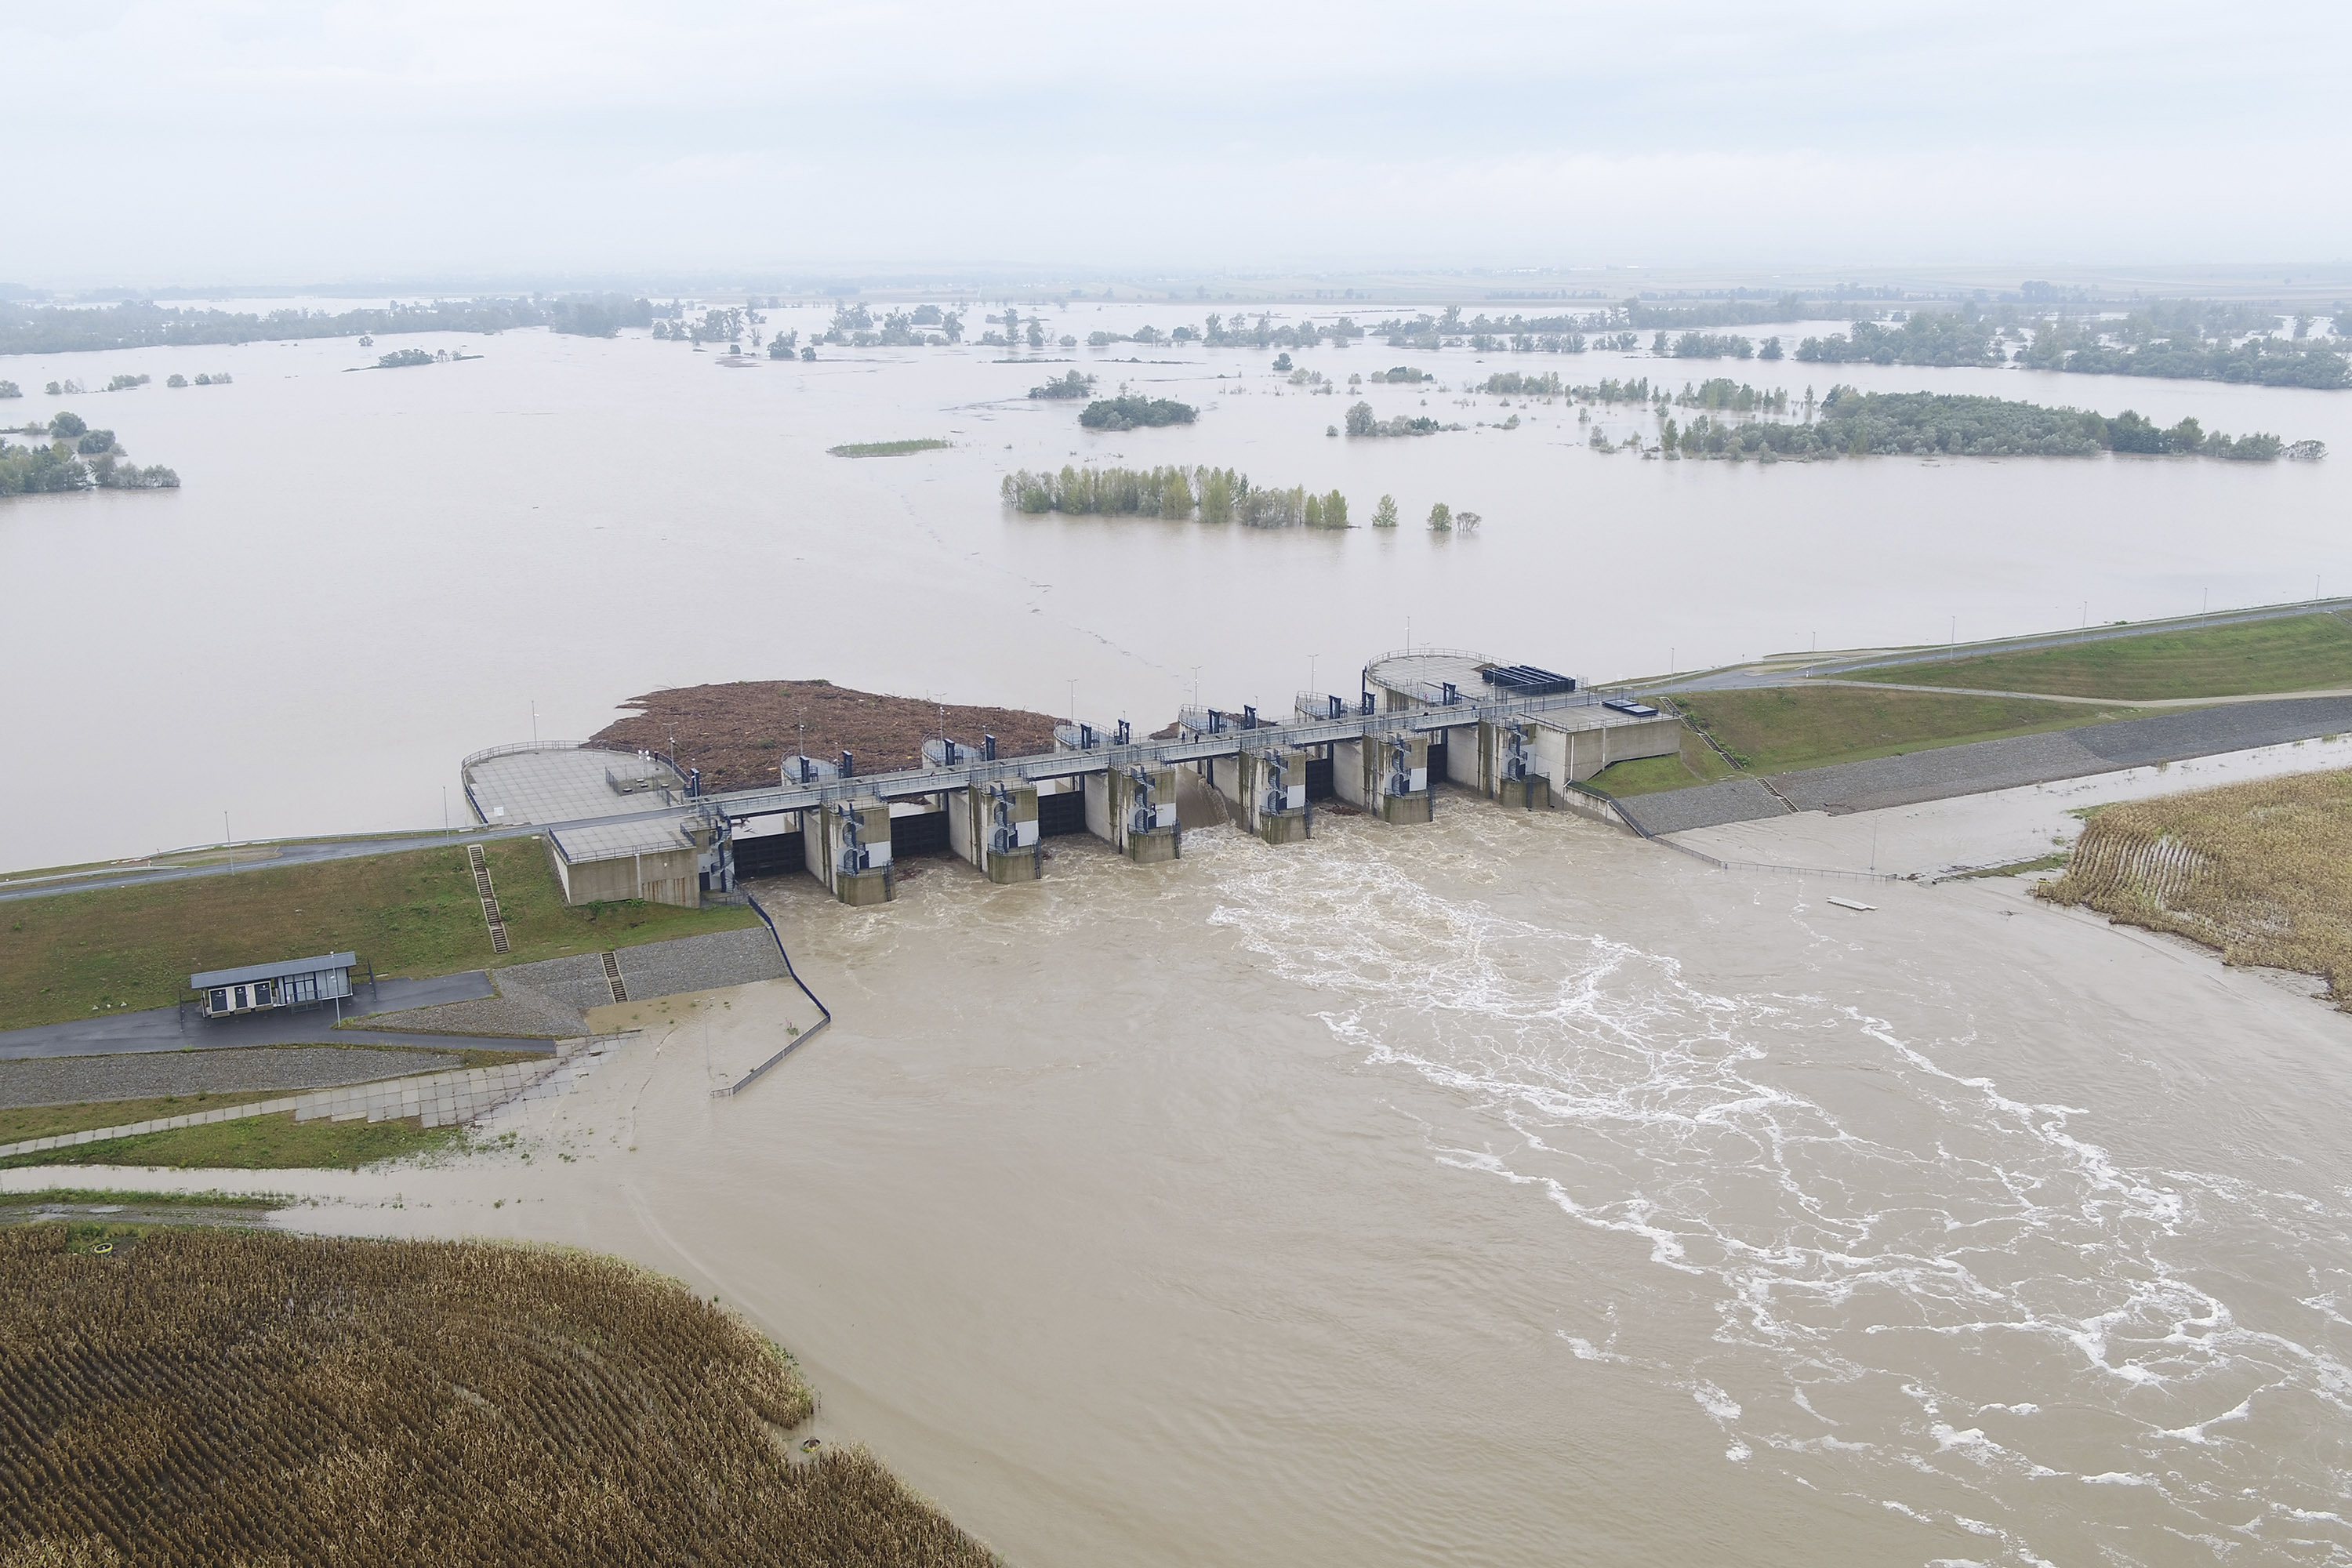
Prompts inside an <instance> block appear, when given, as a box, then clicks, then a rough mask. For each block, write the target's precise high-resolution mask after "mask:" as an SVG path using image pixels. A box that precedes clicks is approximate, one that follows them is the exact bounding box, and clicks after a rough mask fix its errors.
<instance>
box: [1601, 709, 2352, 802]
mask: <svg viewBox="0 0 2352 1568" xmlns="http://www.w3.org/2000/svg"><path fill="white" fill-rule="evenodd" d="M2344 733H2352V698H2347V697H2299V698H2293V699H2265V700H2261V701H2247V702H2241V703H2231V704H2229V705H2227V706H2224V707H2218V708H2194V709H2187V710H2182V711H2180V712H2177V713H2159V714H2155V715H2152V716H2151V717H2148V718H2146V719H2118V720H2115V721H2111V722H2108V723H2105V724H2084V725H2081V726H2078V727H2077V728H2075V729H2072V730H2056V731H2051V732H2049V733H2047V734H2042V735H2013V736H2011V737H2010V738H2009V739H2007V740H2001V741H1978V742H1972V743H1970V744H1969V745H1965V746H1937V747H1934V748H1932V749H1930V750H1927V751H1923V752H1908V753H1906V754H1905V755H1903V756H1899V757H1874V758H1873V759H1871V760H1870V761H1868V762H1863V763H1837V764H1835V765H1834V766H1832V767H1826V768H1808V769H1806V770H1805V771H1804V772H1802V773H1776V774H1774V775H1773V776H1772V786H1773V788H1774V789H1777V790H1779V791H1780V794H1781V795H1785V796H1787V797H1788V799H1789V801H1790V803H1791V804H1792V805H1795V806H1796V807H1797V809H1798V810H1800V811H1826V812H1830V813H1832V814H1841V813H1844V812H1849V811H1879V810H1884V809H1885V808H1886V807H1888V806H1896V805H1917V804H1918V803H1920V802H1921V801H1928V800H1946V799H1948V798H1950V797H1951V796H1953V795H1982V794H1986V793H1988V792H1990V791H1992V790H2000V789H2014V788H2016V787H2017V786H2019V785H2021V784H2050V783H2053V782H2054V781H2056V780H2059V779H2073V778H2083V777H2085V776H2087V775H2089V774H2092V773H2120V772H2122V771H2123V770H2125V769H2126V768H2145V767H2152V766H2154V765H2155V764H2156V763H2177V762H2185V761H2187V760H2188V759H2189V758H2191V757H2210V756H2214V755H2218V754H2219V753H2221V752H2246V751H2252V750H2253V749H2254V748H2256V747H2258V746H2277V745H2284V744H2286V743H2288V742H2294V741H2308V740H2314V739H2316V738H2317V737H2319V736H2322V735H2334V734H2344ZM1617 807H1618V809H1619V810H1621V811H1623V812H1625V813H1627V815H1629V816H1633V818H1635V819H1636V820H1637V821H1639V822H1640V823H1641V825H1642V826H1643V827H1645V828H1647V829H1649V830H1650V831H1651V832H1652V833H1681V832H1685V831H1686V830H1688V829H1691V828H1696V827H1719V826H1723V825H1724V824H1726V823H1730V822H1754V821H1757V820H1759V819H1760V818H1763V817H1768V816H1781V815H1783V814H1784V813H1785V812H1786V810H1787V807H1785V806H1783V805H1781V804H1780V801H1778V800H1775V799H1774V798H1773V797H1772V792H1771V791H1770V790H1767V789H1766V788H1765V787H1764V786H1763V785H1762V784H1760V783H1759V782H1757V781H1756V780H1753V779H1727V780H1725V781H1723V782H1722V783H1720V784H1699V785H1695V786H1694V787H1692V788H1690V789H1679V790H1668V791H1665V792H1663V793H1661V794H1658V795H1634V796H1633V797H1632V798H1630V799H1627V800H1621V801H1619V802H1618V803H1617Z"/></svg>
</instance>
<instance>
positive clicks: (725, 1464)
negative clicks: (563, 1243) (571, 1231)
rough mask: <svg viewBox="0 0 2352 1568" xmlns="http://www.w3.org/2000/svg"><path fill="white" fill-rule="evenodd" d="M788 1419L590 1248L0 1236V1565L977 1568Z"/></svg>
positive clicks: (874, 1474) (136, 1230)
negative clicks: (809, 1449) (792, 1435)
mask: <svg viewBox="0 0 2352 1568" xmlns="http://www.w3.org/2000/svg"><path fill="white" fill-rule="evenodd" d="M102 1229H105V1230H111V1231H112V1232H113V1233H114V1234H111V1235H104V1234H101V1230H102ZM107 1241H111V1242H112V1243H113V1246H112V1247H111V1249H110V1250H109V1251H107V1252H105V1253H103V1254H101V1253H99V1252H97V1251H96V1250H95V1248H96V1247H98V1246H100V1245H102V1244H104V1243H105V1242H107ZM125 1368H137V1369H138V1373H139V1374H138V1375H137V1376H135V1377H134V1376H126V1375H124V1369H125ZM814 1407H815V1401H814V1397H813V1395H812V1394H811V1393H810V1391H809V1389H808V1387H807V1385H806V1384H804V1383H803V1382H802V1380H801V1378H800V1376H799V1374H798V1373H797V1371H796V1369H795V1368H794V1366H793V1363H791V1361H790V1360H789V1358H787V1357H785V1356H784V1355H783V1354H782V1352H779V1351H777V1350H776V1349H775V1347H773V1346H772V1345H771V1344H769V1343H768V1342H766V1341H765V1340H763V1339H761V1337H760V1336H759V1335H758V1334H757V1333H755V1332H753V1331H751V1329H749V1328H748V1327H746V1326H745V1325H744V1324H743V1323H742V1322H741V1321H740V1320H738V1319H736V1318H735V1317H733V1316H731V1315H730V1314H728V1313H726V1312H722V1311H721V1310H719V1308H718V1307H716V1306H714V1305H711V1304H710V1303H708V1302H705V1301H702V1300H698V1299H696V1298H695V1297H694V1296H693V1295H691V1294H689V1293H688V1291H687V1290H685V1289H683V1288H681V1287H680V1286H678V1285H677V1284H675V1283H673V1282H671V1281H668V1280H665V1279H657V1278H656V1277H654V1276H651V1275H649V1274H646V1273H644V1272H642V1271H639V1270H636V1269H634V1268H629V1267H628V1266H626V1265H625V1264H622V1263H620V1262H617V1261H615V1260H614V1259H611V1258H597V1257H593V1256H591V1255H588V1254H584V1253H573V1252H556V1251H551V1250H542V1249H535V1248H524V1247H505V1246H495V1245H488V1244H484V1243H479V1242H428V1241H361V1240H344V1239H331V1238H316V1237H294V1236H286V1235H279V1234H276V1233H271V1232H267V1231H244V1230H226V1229H196V1228H175V1227H155V1228H141V1227H136V1226H113V1227H98V1226H90V1225H89V1224H87V1223H84V1224H76V1225H68V1224H59V1223H51V1224H47V1225H37V1226H24V1227H21V1228H18V1229H15V1230H9V1231H0V1499H5V1500H6V1501H5V1506H0V1561H6V1562H12V1563H16V1562H22V1563H87V1564H90V1565H91V1568H117V1565H119V1564H121V1563H155V1564H161V1565H167V1568H168V1565H176V1564H188V1565H190V1568H194V1565H196V1564H211V1563H228V1562H253V1563H262V1562H272V1563H278V1562H296V1563H323V1562H328V1561H333V1562H336V1563H345V1564H349V1565H351V1568H370V1565H372V1564H375V1563H428V1562H429V1563H444V1564H453V1565H459V1568H472V1565H475V1564H479V1565H481V1568H493V1565H505V1564H538V1563H548V1564H571V1563H624V1562H627V1563H703V1564H706V1565H708V1568H732V1565H734V1564H739V1563H740V1564H752V1563H761V1564H768V1563H773V1564H783V1565H799V1564H807V1565H811V1568H814V1565H815V1564H820V1563H826V1564H830V1563H861V1564H869V1565H872V1568H898V1565H900V1564H905V1565H909V1568H913V1565H925V1568H928V1565H933V1564H938V1565H942V1568H945V1565H963V1564H970V1565H971V1568H989V1565H991V1564H992V1563H993V1562H994V1559H993V1558H992V1556H991V1555H990V1554H989V1553H988V1552H987V1551H986V1550H985V1549H984V1548H982V1546H980V1545H979V1544H978V1543H977V1542H974V1541H972V1540H971V1538H970V1537H969V1536H966V1535H964V1534H963V1533H962V1532H961V1531H959V1530H957V1529H956V1527H955V1526H954V1524H953V1523H952V1522H950V1521H949V1520H948V1519H947V1518H945V1517H944V1516H943V1515H941V1514H940V1512H939V1511H938V1510H936V1509H934V1508H933V1507H931V1506H930V1505H929V1503H927V1502H925V1501H924V1500H922V1499H921V1498H919V1497H918V1496H916V1495H915V1494H914V1493H912V1492H910V1491H909V1490H908V1489H906V1488H905V1487H904V1486H902V1485H900V1484H899V1483H898V1480H897V1479H895V1478H893V1477H892V1476H891V1475H890V1473H889V1472H888V1471H887V1470H886V1469H884V1468H882V1466H881V1465H880V1464H879V1463H877V1461H876V1460H874V1459H873V1458H870V1457H869V1456H867V1455H866V1454H865V1453H863V1452H862V1451H858V1450H848V1451H843V1452H833V1451H828V1450H823V1449H820V1450H818V1452H817V1453H816V1454H815V1455H814V1456H813V1457H811V1458H801V1455H802V1452H803V1450H802V1449H801V1447H800V1445H799V1443H797V1442H791V1441H788V1440H787V1434H788V1433H789V1431H790V1429H791V1428H793V1427H794V1426H798V1425H799V1424H800V1423H801V1422H803V1421H805V1420H807V1419H808V1417H809V1416H810V1415H811V1414H812V1413H813V1411H814Z"/></svg>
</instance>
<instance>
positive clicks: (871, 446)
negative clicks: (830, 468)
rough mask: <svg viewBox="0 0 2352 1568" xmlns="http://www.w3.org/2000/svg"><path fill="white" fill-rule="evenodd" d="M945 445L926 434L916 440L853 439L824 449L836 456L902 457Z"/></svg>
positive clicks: (944, 446)
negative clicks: (842, 444) (845, 444)
mask: <svg viewBox="0 0 2352 1568" xmlns="http://www.w3.org/2000/svg"><path fill="white" fill-rule="evenodd" d="M947 445H948V444H947V443H946V442H945V441H940V440H934V439H933V438H931V437H928V436H927V437H923V438H922V439H920V440H916V441H853V442H850V443H849V444H848V445H847V446H843V447H826V448H825V450H826V451H827V452H830V453H831V454H833V456H835V457H836V458H903V457H905V456H906V455H907V454H908V453H909V452H939V451H944V450H945V449H946V447H947Z"/></svg>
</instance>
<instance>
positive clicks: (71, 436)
mask: <svg viewBox="0 0 2352 1568" xmlns="http://www.w3.org/2000/svg"><path fill="white" fill-rule="evenodd" d="M11 434H14V435H18V436H33V437H47V445H46V446H32V447H16V446H11V445H10V444H9V443H7V442H6V441H0V496H16V495H40V494H44V493H47V492H52V491H58V490H88V489H101V490H168V489H178V488H179V485H180V476H179V475H177V474H175V473H173V471H172V470H171V469H169V468H164V467H163V466H162V465H161V464H152V465H150V466H149V467H147V468H141V467H140V466H139V465H138V464H136V463H133V462H130V461H127V460H126V459H127V458H129V456H130V454H129V453H127V452H125V451H124V450H123V449H122V446H121V443H120V442H118V441H117V440H115V438H114V432H113V431H111V430H93V429H91V428H90V427H89V424H88V422H86V421H85V420H84V419H83V418H82V417H81V416H79V414H72V413H65V414H59V415H58V416H57V417H55V418H54V419H51V420H50V421H49V422H48V423H47V425H26V426H23V427H22V428H20V429H18V430H16V431H13V432H11Z"/></svg>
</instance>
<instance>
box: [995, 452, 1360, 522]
mask: <svg viewBox="0 0 2352 1568" xmlns="http://www.w3.org/2000/svg"><path fill="white" fill-rule="evenodd" d="M1000 489H1001V492H1002V494H1003V498H1004V503H1005V504H1006V505H1007V506H1010V507H1013V509H1015V510H1020V511H1024V512H1031V513H1037V512H1048V511H1058V512H1066V513H1070V514H1072V515H1076V516H1095V517H1159V518H1167V519H1170V520H1171V521H1186V520H1189V519H1192V518H1193V517H1195V516H1197V517H1198V518H1199V519H1200V521H1202V522H1214V523H1231V522H1238V523H1240V524H1242V525H1243V526H1244V527H1246V528H1346V527H1347V526H1348V498H1347V497H1345V496H1343V495H1341V494H1340V493H1339V491H1338V490H1331V491H1328V492H1324V493H1317V492H1312V491H1309V490H1308V489H1306V488H1305V487H1304V486H1293V487H1291V488H1290V489H1281V488H1278V487H1271V486H1263V485H1256V484H1253V483H1251V481H1250V477H1249V476H1248V475H1247V474H1244V473H1239V472H1236V471H1235V470H1234V469H1232V468H1174V467H1164V468H1076V467H1071V466H1065V467H1064V468H1062V470H1061V471H1060V472H1059V473H1050V472H1049V473H1041V474H1033V473H1031V472H1030V471H1029V470H1028V469H1026V468H1024V469H1022V470H1021V471H1020V472H1018V473H1013V474H1007V475H1006V476H1005V477H1004V482H1003V485H1002V486H1001V487H1000Z"/></svg>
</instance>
